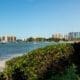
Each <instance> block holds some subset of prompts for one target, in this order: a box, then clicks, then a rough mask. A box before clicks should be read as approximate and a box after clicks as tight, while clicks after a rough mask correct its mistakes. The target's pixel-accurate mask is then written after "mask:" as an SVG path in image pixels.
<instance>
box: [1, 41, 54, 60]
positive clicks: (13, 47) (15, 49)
mask: <svg viewBox="0 0 80 80" xmlns="http://www.w3.org/2000/svg"><path fill="white" fill-rule="evenodd" d="M52 44H54V43H52V42H39V43H25V42H22V43H6V44H0V60H2V59H7V58H10V57H13V56H18V55H22V54H25V53H26V52H29V51H31V50H33V49H36V48H40V47H44V46H47V45H52Z"/></svg>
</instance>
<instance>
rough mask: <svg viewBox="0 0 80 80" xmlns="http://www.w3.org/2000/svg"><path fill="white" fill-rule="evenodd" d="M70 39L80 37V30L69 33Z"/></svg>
mask: <svg viewBox="0 0 80 80" xmlns="http://www.w3.org/2000/svg"><path fill="white" fill-rule="evenodd" d="M68 37H69V40H76V39H80V32H70V33H68Z"/></svg>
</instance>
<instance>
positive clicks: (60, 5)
mask: <svg viewBox="0 0 80 80" xmlns="http://www.w3.org/2000/svg"><path fill="white" fill-rule="evenodd" d="M77 31H78V32H79V31H80V0H0V35H15V36H17V37H18V38H27V37H38V36H40V37H41V36H42V37H50V36H51V35H52V34H55V33H62V34H67V33H68V32H77Z"/></svg>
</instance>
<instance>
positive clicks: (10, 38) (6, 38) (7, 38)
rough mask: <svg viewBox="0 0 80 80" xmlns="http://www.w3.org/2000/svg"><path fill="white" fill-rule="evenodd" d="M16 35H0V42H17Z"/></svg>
mask: <svg viewBox="0 0 80 80" xmlns="http://www.w3.org/2000/svg"><path fill="white" fill-rule="evenodd" d="M15 41H16V37H15V36H2V37H0V42H15Z"/></svg>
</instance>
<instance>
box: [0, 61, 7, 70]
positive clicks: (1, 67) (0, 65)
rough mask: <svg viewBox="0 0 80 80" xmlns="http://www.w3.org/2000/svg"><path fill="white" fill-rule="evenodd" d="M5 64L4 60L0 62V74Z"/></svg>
mask: <svg viewBox="0 0 80 80" xmlns="http://www.w3.org/2000/svg"><path fill="white" fill-rule="evenodd" d="M5 62H6V60H0V72H1V71H3V69H4V68H5Z"/></svg>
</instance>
